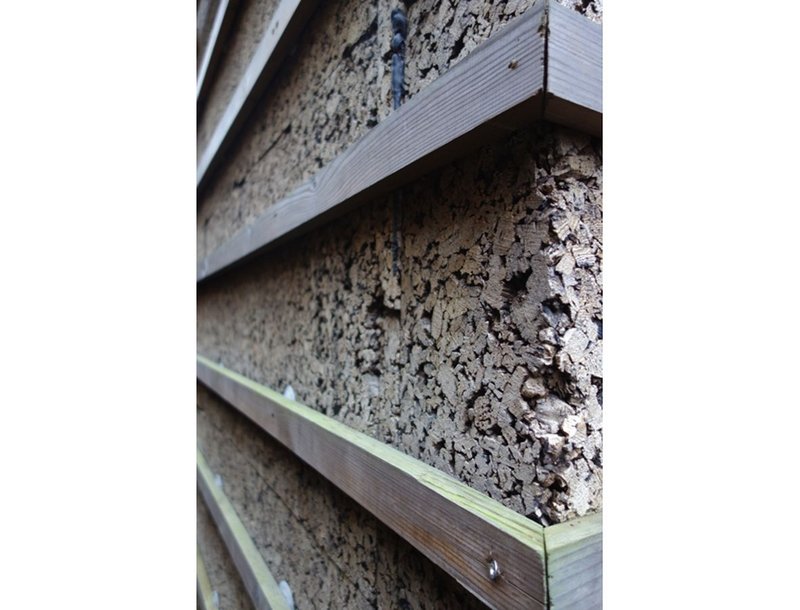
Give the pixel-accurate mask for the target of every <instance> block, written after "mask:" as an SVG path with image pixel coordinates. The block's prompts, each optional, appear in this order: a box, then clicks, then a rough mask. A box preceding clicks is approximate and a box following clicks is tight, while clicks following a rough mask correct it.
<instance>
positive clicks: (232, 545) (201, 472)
mask: <svg viewBox="0 0 800 610" xmlns="http://www.w3.org/2000/svg"><path fill="white" fill-rule="evenodd" d="M197 487H198V488H199V489H200V494H201V495H202V496H203V501H204V502H205V504H206V506H207V507H208V512H210V513H211V517H212V519H213V520H214V523H215V524H216V526H217V529H218V530H219V533H220V536H221V537H222V541H223V542H224V543H225V546H226V547H227V549H228V553H230V556H231V559H232V560H233V563H234V565H235V566H236V570H237V571H238V572H239V575H240V576H241V577H242V582H243V583H244V587H245V589H246V590H247V593H248V595H250V599H252V600H253V605H254V606H255V608H256V610H289V606H288V605H287V603H286V599H285V598H284V597H283V594H282V593H281V591H280V588H279V587H278V583H277V582H275V578H274V577H273V576H272V574H271V573H270V571H269V568H268V567H267V564H266V563H265V562H264V559H263V558H262V557H261V554H260V553H259V552H258V549H257V548H256V545H255V544H254V543H253V540H252V539H251V538H250V535H249V534H248V533H247V530H246V529H245V527H244V524H243V523H242V521H241V519H239V516H238V515H237V514H236V511H235V510H234V508H233V505H232V504H231V503H230V501H229V500H228V498H227V497H225V494H224V493H222V490H221V489H220V488H219V487H218V486H217V484H216V483H215V482H214V476H213V474H212V473H211V470H210V469H209V467H208V464H206V460H205V458H204V457H203V454H201V453H200V451H198V452H197Z"/></svg>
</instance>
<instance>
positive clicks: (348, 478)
mask: <svg viewBox="0 0 800 610" xmlns="http://www.w3.org/2000/svg"><path fill="white" fill-rule="evenodd" d="M197 376H198V379H199V380H200V381H201V382H202V383H204V384H205V385H206V386H208V387H209V388H210V389H211V390H213V391H214V392H216V393H217V394H219V395H220V396H221V397H222V398H223V399H225V400H226V401H227V402H229V403H230V404H231V405H233V406H234V407H236V408H237V409H238V410H239V411H241V412H242V413H243V414H244V415H246V416H247V417H249V418H250V419H251V420H253V421H254V422H255V423H256V424H257V425H258V426H260V427H261V428H262V429H264V430H265V431H266V432H268V433H269V434H270V435H272V436H273V437H274V438H276V439H277V440H278V441H280V442H281V443H283V444H284V445H286V446H287V447H288V448H289V449H290V450H291V451H293V452H294V453H295V454H296V455H297V456H298V457H300V458H301V459H302V460H304V461H305V462H306V463H308V464H309V465H310V466H311V467H313V468H314V469H315V470H317V471H318V472H319V473H320V474H322V475H323V476H324V477H326V478H327V479H328V480H330V481H331V482H332V483H333V484H334V485H336V486H337V487H339V488H340V489H341V490H342V491H344V492H345V493H346V494H348V495H349V496H350V497H352V498H353V499H354V500H355V501H356V502H358V503H359V504H361V505H362V506H363V507H364V508H366V509H367V510H368V511H369V512H371V513H372V514H373V515H375V517H377V518H378V519H379V520H381V521H382V522H383V523H385V524H386V525H387V526H388V527H390V528H391V529H393V530H394V531H395V532H397V533H398V534H399V535H400V536H402V537H403V538H405V539H406V540H407V541H408V542H409V543H411V544H412V545H413V546H414V547H415V548H417V549H418V550H419V551H421V552H422V553H423V554H424V555H426V556H427V557H428V558H429V559H430V560H431V561H433V562H434V563H435V564H437V565H439V566H440V567H441V568H442V569H444V570H445V571H446V572H448V573H449V574H451V575H452V576H453V577H454V578H455V579H456V580H457V581H458V582H459V583H460V584H461V585H462V586H464V587H465V588H466V589H467V590H469V591H470V592H471V593H472V594H473V595H475V596H476V597H478V599H480V600H481V601H483V602H484V603H486V604H488V605H489V606H490V607H493V608H529V609H530V608H544V607H545V604H544V600H545V577H544V546H543V543H544V539H543V528H542V527H541V526H540V525H538V524H536V523H534V522H533V521H531V520H529V519H526V518H525V517H523V516H522V515H519V514H517V513H516V512H514V511H512V510H510V509H508V508H506V507H504V506H503V505H502V504H500V503H499V502H496V501H494V500H492V499H490V498H488V497H486V496H484V495H483V494H481V493H479V492H477V491H475V490H473V489H471V488H469V487H467V486H466V485H464V484H462V483H460V482H458V481H456V480H455V479H453V478H452V477H450V476H448V475H445V474H444V473H442V472H440V471H438V470H436V469H435V468H432V467H430V466H427V465H426V464H424V463H422V462H420V461H419V460H416V459H414V458H411V457H409V456H407V455H405V454H403V453H400V452H399V451H396V450H395V449H392V448H391V447H388V446H387V445H385V444H383V443H381V442H379V441H376V440H375V439H373V438H371V437H369V436H367V435H365V434H361V433H360V432H356V431H355V430H353V429H351V428H349V427H348V426H345V425H344V424H341V423H339V422H337V421H335V420H333V419H331V418H329V417H327V416H325V415H323V414H322V413H319V412H317V411H314V410H313V409H310V408H308V407H305V406H303V405H301V404H299V403H297V402H294V401H291V400H289V399H287V398H284V397H283V396H282V395H281V394H278V393H277V392H274V391H273V390H270V389H269V388H266V387H264V386H262V385H260V384H257V383H255V382H253V381H251V380H249V379H247V378H245V377H243V376H241V375H238V374H237V373H234V372H232V371H229V370H227V369H225V368H224V367H222V366H219V365H217V364H215V363H213V362H211V361H209V360H207V359H206V358H203V357H202V356H198V360H197ZM492 559H494V560H495V561H497V563H498V565H499V568H500V573H501V574H500V577H499V578H497V579H496V580H491V579H490V577H489V564H490V562H491V560H492Z"/></svg>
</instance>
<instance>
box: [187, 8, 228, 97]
mask: <svg viewBox="0 0 800 610" xmlns="http://www.w3.org/2000/svg"><path fill="white" fill-rule="evenodd" d="M236 4H237V0H220V3H219V6H218V7H217V14H216V15H215V16H214V23H213V25H212V26H211V33H210V34H209V36H208V43H207V44H206V47H205V49H204V50H203V59H202V60H201V62H200V71H199V72H198V73H197V102H198V104H199V103H200V100H201V99H202V97H203V94H204V93H205V92H206V90H207V89H208V85H209V82H210V80H211V74H213V72H214V68H215V67H216V65H217V63H218V62H219V58H220V55H221V54H222V41H223V40H225V37H226V35H227V33H228V31H229V30H230V27H231V22H232V21H233V14H234V12H235V10H236Z"/></svg>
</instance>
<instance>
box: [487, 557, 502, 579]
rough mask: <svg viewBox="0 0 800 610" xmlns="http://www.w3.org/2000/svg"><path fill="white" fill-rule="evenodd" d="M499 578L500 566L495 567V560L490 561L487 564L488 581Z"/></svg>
mask: <svg viewBox="0 0 800 610" xmlns="http://www.w3.org/2000/svg"><path fill="white" fill-rule="evenodd" d="M499 576H500V566H498V565H497V560H496V559H492V560H491V561H490V562H489V579H490V580H497V578H498V577H499Z"/></svg>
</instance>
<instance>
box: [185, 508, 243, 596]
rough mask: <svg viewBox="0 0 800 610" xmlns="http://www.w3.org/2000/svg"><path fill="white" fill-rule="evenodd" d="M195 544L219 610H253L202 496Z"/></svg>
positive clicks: (198, 509) (198, 511)
mask: <svg viewBox="0 0 800 610" xmlns="http://www.w3.org/2000/svg"><path fill="white" fill-rule="evenodd" d="M197 544H198V546H199V548H200V556H201V557H202V558H203V563H204V564H205V566H206V571H207V572H208V580H209V582H210V583H211V589H212V590H214V591H216V592H217V595H218V596H219V609H220V610H252V609H253V604H252V602H251V601H250V597H249V596H248V595H247V591H246V590H245V588H244V583H242V579H241V578H240V577H239V573H238V572H237V571H236V566H235V565H234V563H233V561H232V560H231V557H230V555H229V554H228V549H227V548H226V547H225V543H224V542H223V541H222V538H221V537H220V535H219V532H218V531H217V527H216V525H215V524H214V520H213V519H212V517H211V513H210V512H208V509H207V508H206V505H205V503H204V502H203V498H202V496H201V495H200V494H199V493H198V494H197Z"/></svg>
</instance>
